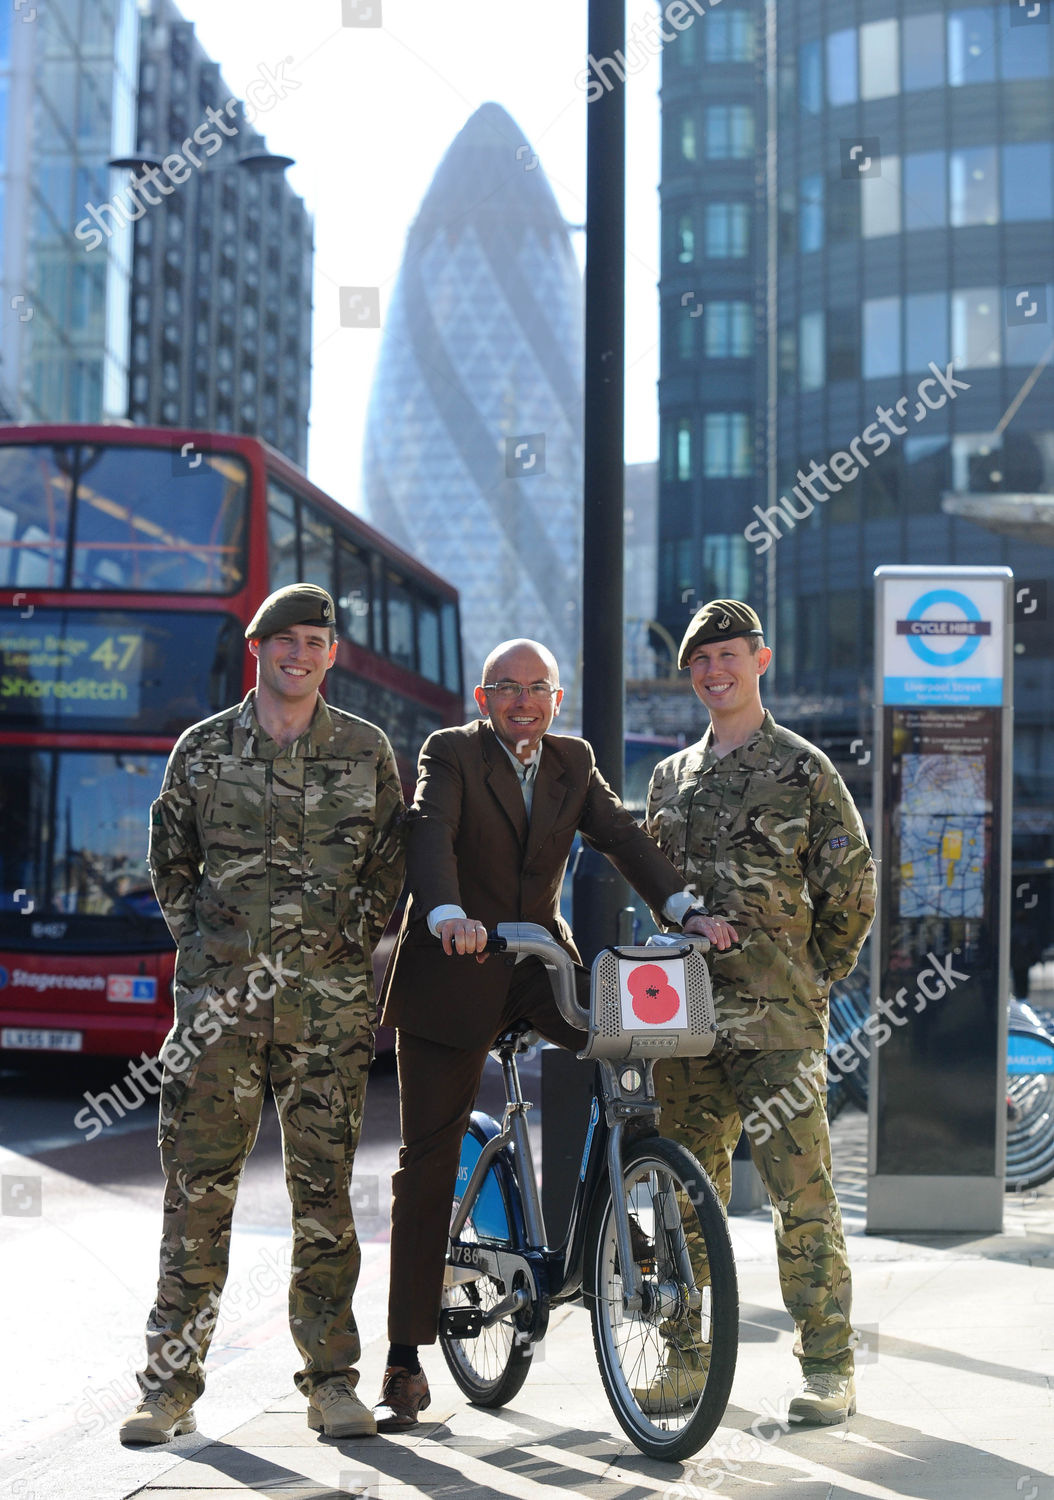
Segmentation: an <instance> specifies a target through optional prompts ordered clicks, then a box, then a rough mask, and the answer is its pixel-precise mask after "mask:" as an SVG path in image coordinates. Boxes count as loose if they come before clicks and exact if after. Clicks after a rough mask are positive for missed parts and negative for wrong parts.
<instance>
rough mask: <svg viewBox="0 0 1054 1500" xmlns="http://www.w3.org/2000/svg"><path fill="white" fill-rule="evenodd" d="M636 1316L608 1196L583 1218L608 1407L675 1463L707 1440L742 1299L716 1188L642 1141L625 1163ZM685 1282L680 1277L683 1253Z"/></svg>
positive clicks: (637, 1437)
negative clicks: (626, 1291) (626, 1299)
mask: <svg viewBox="0 0 1054 1500" xmlns="http://www.w3.org/2000/svg"><path fill="white" fill-rule="evenodd" d="M623 1188H624V1191H625V1195H626V1203H627V1206H628V1209H629V1213H630V1216H631V1217H630V1226H631V1233H632V1239H633V1253H634V1259H635V1260H636V1262H637V1270H638V1275H639V1277H640V1281H641V1291H642V1303H643V1305H642V1307H641V1309H640V1310H639V1311H628V1310H627V1309H626V1308H625V1307H624V1305H623V1298H622V1276H621V1272H620V1269H619V1258H618V1247H617V1244H616V1239H615V1224H614V1214H613V1210H612V1203H611V1194H610V1191H609V1188H608V1184H607V1182H606V1181H605V1182H604V1183H603V1184H602V1186H601V1187H600V1189H599V1190H598V1192H597V1194H596V1196H595V1197H594V1199H593V1204H592V1208H591V1212H590V1224H589V1230H588V1236H587V1240H586V1270H585V1293H586V1300H587V1302H588V1304H589V1310H590V1316H591V1318H592V1322H593V1343H594V1345H595V1348H596V1354H597V1361H598V1363H599V1365H600V1374H601V1378H602V1379H603V1382H604V1389H605V1391H606V1392H607V1396H608V1400H609V1401H610V1402H611V1406H612V1409H613V1410H614V1413H615V1416H616V1417H617V1418H618V1421H619V1424H620V1425H621V1427H622V1428H623V1430H624V1431H625V1432H626V1433H627V1434H628V1436H629V1437H630V1438H631V1439H632V1440H633V1442H634V1443H635V1444H636V1446H637V1447H638V1448H639V1449H640V1450H641V1452H642V1453H646V1454H648V1455H649V1457H651V1458H660V1459H667V1460H670V1461H674V1460H677V1459H681V1458H687V1457H688V1456H689V1455H690V1454H692V1453H697V1452H698V1451H699V1449H700V1448H701V1447H702V1446H703V1444H704V1443H706V1442H707V1441H708V1439H709V1438H710V1437H711V1436H712V1435H713V1433H714V1431H715V1430H716V1428H717V1426H718V1424H719V1422H720V1421H721V1418H722V1416H723V1415H724V1412H725V1408H726V1406H727V1405H728V1397H729V1392H730V1391H731V1389H732V1377H733V1375H734V1373H735V1367H736V1354H737V1350H738V1343H739V1291H738V1286H737V1282H736V1268H735V1262H734V1260H733V1257H732V1243H731V1240H730V1238H729V1234H728V1222H727V1220H726V1218H725V1214H724V1210H723V1208H722V1206H721V1202H720V1199H719V1198H718V1196H717V1193H716V1192H715V1190H714V1187H713V1184H712V1183H711V1182H710V1180H709V1178H708V1177H707V1176H706V1174H705V1173H704V1172H703V1170H702V1168H701V1167H700V1165H699V1163H698V1162H697V1161H696V1159H695V1157H694V1156H692V1154H691V1152H689V1151H688V1150H686V1149H685V1147H683V1146H681V1145H680V1144H678V1143H677V1142H675V1141H668V1140H664V1139H662V1138H661V1137H655V1138H653V1139H650V1140H645V1141H640V1142H638V1143H637V1145H635V1146H634V1147H633V1148H632V1149H631V1150H630V1151H629V1152H628V1153H627V1155H626V1158H625V1162H624V1165H623ZM686 1250H687V1254H688V1257H689V1258H690V1262H691V1270H692V1273H693V1282H692V1283H691V1284H688V1283H687V1282H686V1279H685V1275H684V1271H685V1251H686Z"/></svg>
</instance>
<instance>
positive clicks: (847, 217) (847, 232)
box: [827, 172, 860, 241]
mask: <svg viewBox="0 0 1054 1500" xmlns="http://www.w3.org/2000/svg"><path fill="white" fill-rule="evenodd" d="M827 235H828V238H829V239H830V240H832V241H835V240H843V241H844V240H856V239H859V237H860V183H859V182H853V181H852V180H851V179H847V178H844V177H843V176H842V175H841V173H840V172H839V173H837V174H836V175H835V176H833V177H832V178H831V179H830V180H829V182H828V184H827Z"/></svg>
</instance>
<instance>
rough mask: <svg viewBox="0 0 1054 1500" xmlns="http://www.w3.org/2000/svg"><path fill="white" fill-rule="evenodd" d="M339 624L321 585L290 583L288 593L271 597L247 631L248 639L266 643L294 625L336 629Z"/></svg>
mask: <svg viewBox="0 0 1054 1500" xmlns="http://www.w3.org/2000/svg"><path fill="white" fill-rule="evenodd" d="M336 624H337V612H336V610H335V609H334V607H333V600H332V598H331V596H330V595H329V594H327V593H326V591H325V589H320V588H319V586H318V584H317V583H289V584H286V586H285V588H284V589H275V591H274V593H273V594H268V596H267V598H266V599H265V600H264V602H263V603H262V604H261V605H260V608H259V609H258V610H257V611H256V613H255V615H253V617H252V619H251V620H250V621H249V623H248V625H247V626H246V627H245V639H246V640H247V641H262V640H263V639H264V638H265V637H266V636H269V635H276V634H277V633H278V631H279V630H287V629H288V628H289V626H290V625H327V626H329V627H331V628H334V629H335V628H336Z"/></svg>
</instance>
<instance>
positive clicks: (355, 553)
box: [337, 541, 373, 646]
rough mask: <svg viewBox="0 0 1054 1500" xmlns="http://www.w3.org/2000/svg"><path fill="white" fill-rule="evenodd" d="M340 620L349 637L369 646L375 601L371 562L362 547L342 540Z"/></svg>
mask: <svg viewBox="0 0 1054 1500" xmlns="http://www.w3.org/2000/svg"><path fill="white" fill-rule="evenodd" d="M337 567H338V573H337V587H338V595H337V620H338V622H339V624H338V629H339V631H340V634H341V635H342V636H343V637H344V639H345V640H348V641H354V642H355V644H356V646H369V645H370V642H371V630H370V623H371V619H372V613H373V600H372V597H371V590H370V564H369V559H368V558H367V556H366V554H365V553H364V552H363V551H362V549H361V548H360V547H354V546H352V544H351V543H350V542H345V541H341V543H340V550H339V552H338V556H337Z"/></svg>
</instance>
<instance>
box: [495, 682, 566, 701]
mask: <svg viewBox="0 0 1054 1500" xmlns="http://www.w3.org/2000/svg"><path fill="white" fill-rule="evenodd" d="M482 686H483V691H484V692H485V693H493V694H494V696H495V698H498V699H499V700H503V701H505V702H508V703H511V702H512V701H513V699H515V698H522V697H523V696H524V695H526V696H527V697H528V698H551V697H552V696H553V694H554V693H558V692H559V691H560V689H559V688H558V687H554V686H553V684H552V683H551V682H528V683H523V682H509V681H507V680H505V681H502V682H485V683H483V684H482Z"/></svg>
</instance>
